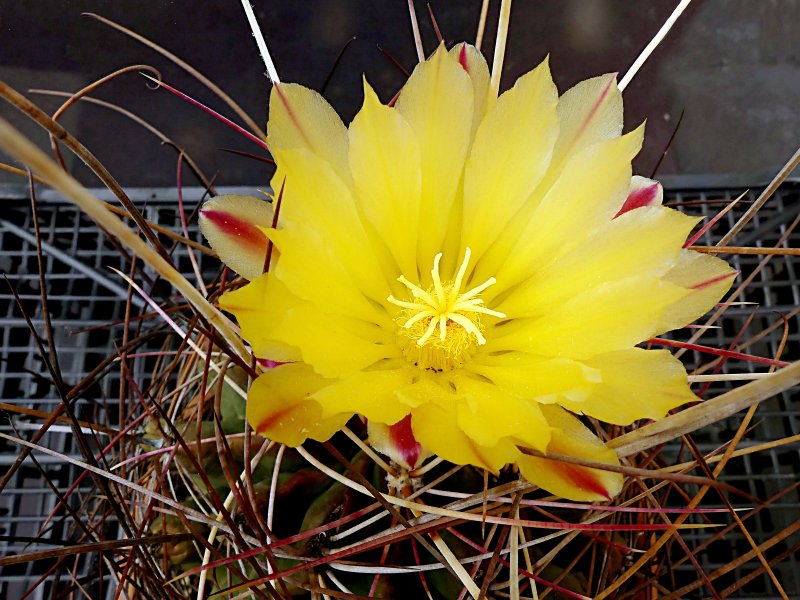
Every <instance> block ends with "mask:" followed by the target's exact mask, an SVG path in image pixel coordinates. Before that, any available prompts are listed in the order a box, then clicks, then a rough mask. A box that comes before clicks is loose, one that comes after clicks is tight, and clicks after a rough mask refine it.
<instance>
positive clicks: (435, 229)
mask: <svg viewBox="0 0 800 600" xmlns="http://www.w3.org/2000/svg"><path fill="white" fill-rule="evenodd" d="M396 109H397V110H398V111H399V112H400V114H401V115H402V116H403V117H404V118H405V120H406V121H407V122H408V124H409V125H411V129H413V130H414V133H415V135H416V137H417V140H418V141H419V147H420V149H421V152H422V155H421V158H422V196H421V205H420V229H419V252H418V259H419V264H421V265H426V266H427V265H429V264H431V263H432V262H433V257H434V256H435V255H436V254H437V253H438V252H441V251H442V250H443V249H444V242H445V238H447V237H448V228H449V227H451V226H452V223H451V212H452V210H453V205H454V201H455V198H456V193H457V191H458V188H459V184H460V182H461V178H462V171H463V168H464V161H465V159H466V157H467V151H468V150H469V144H470V138H471V128H470V125H471V124H472V122H473V86H472V81H471V80H470V77H469V75H467V73H466V71H464V69H463V68H462V67H461V65H459V64H458V61H457V60H456V59H455V58H453V57H452V56H450V55H449V54H448V53H447V50H446V49H445V48H444V45H441V46H440V47H439V49H438V50H437V51H436V52H434V54H433V56H432V57H431V58H430V59H429V60H427V61H425V62H422V63H420V64H418V65H417V67H416V68H415V69H414V72H413V73H412V74H411V77H409V79H408V82H406V84H405V86H404V87H403V90H402V92H401V93H400V98H399V99H398V100H397V104H396ZM456 226H457V223H456ZM456 231H457V230H456ZM455 243H457V241H456V242H455ZM455 254H457V251H456V249H455V248H453V251H451V252H445V261H453V264H454V263H455V260H456V258H455ZM451 256H453V257H454V258H450V257H451ZM453 264H444V262H443V265H442V266H443V269H447V270H449V269H451V268H452V267H453ZM424 272H425V270H423V274H424ZM427 284H428V282H427V281H426V282H425V286H427Z"/></svg>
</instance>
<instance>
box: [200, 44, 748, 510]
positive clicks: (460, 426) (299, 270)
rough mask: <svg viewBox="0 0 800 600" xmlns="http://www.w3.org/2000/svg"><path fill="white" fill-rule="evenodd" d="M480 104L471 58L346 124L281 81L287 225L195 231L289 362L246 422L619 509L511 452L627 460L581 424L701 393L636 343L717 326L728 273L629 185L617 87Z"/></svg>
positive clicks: (220, 207) (439, 56) (297, 438)
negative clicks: (504, 476)
mask: <svg viewBox="0 0 800 600" xmlns="http://www.w3.org/2000/svg"><path fill="white" fill-rule="evenodd" d="M488 90H489V74H488V69H487V66H486V63H485V61H484V59H483V57H482V56H481V55H480V53H479V52H478V51H477V50H475V49H474V48H473V47H471V46H469V45H466V44H460V45H458V46H457V47H456V48H454V49H453V50H451V51H449V52H448V51H446V50H445V49H444V47H440V48H439V50H437V51H436V52H435V53H434V55H433V56H432V57H431V58H430V59H428V60H427V61H425V62H423V63H420V64H419V65H418V66H417V67H416V69H415V70H414V72H413V73H412V75H411V77H410V78H409V80H408V82H407V83H406V84H405V86H404V87H403V89H402V90H401V92H400V95H399V97H398V99H397V102H396V104H395V105H394V106H387V105H385V104H383V103H381V102H380V101H379V99H378V97H377V96H376V94H375V92H374V91H373V90H372V88H371V87H370V86H369V85H368V84H367V83H366V82H365V84H364V104H363V107H362V108H361V110H360V112H359V113H358V114H357V115H356V117H355V119H354V120H353V122H352V123H351V124H350V126H349V128H347V127H345V126H344V124H343V123H342V121H341V120H340V118H339V117H338V116H337V114H336V113H335V112H334V110H333V109H332V108H331V107H330V105H329V104H328V103H327V102H326V101H325V100H324V99H323V98H322V97H321V96H320V95H319V94H317V93H316V92H314V91H312V90H309V89H307V88H304V87H302V86H299V85H295V84H287V83H281V84H279V85H276V86H275V87H274V88H273V91H272V96H271V99H270V120H269V124H268V140H267V141H268V144H269V146H270V149H271V152H272V154H273V156H274V158H275V160H276V162H277V165H278V170H277V172H276V175H275V177H274V179H273V188H274V189H276V190H278V189H281V190H282V192H281V193H282V198H281V209H280V214H279V219H278V220H277V227H276V228H273V227H272V214H271V212H270V211H265V210H264V207H265V206H266V205H265V203H263V202H261V201H259V200H257V199H253V198H247V197H220V198H216V199H214V200H212V201H211V202H210V203H209V204H207V205H206V207H205V209H204V211H203V215H202V217H201V225H202V226H203V228H204V230H205V231H206V233H207V236H208V237H209V239H210V240H211V242H212V244H213V245H214V247H215V248H216V249H217V250H218V252H219V254H220V256H221V257H222V258H223V260H225V261H226V262H227V263H228V264H229V266H231V268H233V269H234V270H236V271H237V272H239V273H240V274H242V275H244V276H245V277H246V278H248V279H251V281H250V283H248V284H247V285H245V286H244V287H242V288H241V289H238V290H236V291H233V292H230V293H227V294H225V295H224V296H223V297H222V298H221V301H220V304H221V306H222V307H223V308H224V309H225V310H227V311H229V312H231V313H233V314H234V315H235V316H236V318H237V319H238V322H239V325H240V327H241V334H242V336H243V337H244V338H245V339H246V340H247V341H249V343H250V344H251V346H252V349H253V352H254V353H255V355H256V356H257V357H259V358H263V359H269V360H272V361H277V362H280V363H286V364H281V365H280V366H277V367H275V368H271V369H269V370H267V371H266V372H265V373H263V374H262V375H260V376H259V377H258V379H257V380H256V381H255V382H254V383H253V385H252V388H251V389H250V391H249V397H248V418H249V421H250V423H251V424H252V425H253V427H254V428H255V429H256V430H257V431H258V432H259V433H261V434H263V435H265V436H267V437H269V438H272V439H274V440H277V441H279V442H283V443H286V444H288V445H292V446H294V445H298V444H301V443H303V442H304V441H305V440H306V439H309V438H310V439H315V440H326V439H328V438H329V437H330V436H331V435H333V434H334V433H335V432H336V431H337V430H339V429H340V428H341V427H342V426H343V425H344V424H345V423H346V422H347V420H348V419H350V418H351V417H352V416H353V415H354V414H360V415H362V416H364V417H366V419H367V420H368V422H369V423H370V425H371V426H372V427H371V433H370V435H371V437H372V438H373V439H372V442H373V444H374V445H375V447H376V448H378V449H379V450H381V451H383V452H387V453H389V454H390V456H392V457H393V458H395V460H397V462H399V463H400V464H401V465H404V466H406V467H407V468H413V467H415V466H416V465H418V464H419V462H420V460H421V459H422V458H423V457H424V456H427V455H428V453H432V454H435V455H438V456H440V457H442V458H444V459H446V460H448V461H451V462H453V463H457V464H464V465H466V464H470V465H475V466H478V467H483V468H485V469H488V470H489V471H492V472H498V471H499V470H500V469H501V468H503V467H504V466H505V465H508V464H510V463H515V464H517V465H518V467H519V469H520V472H521V474H522V476H523V477H525V478H526V479H527V480H528V481H530V482H532V483H535V484H538V485H539V486H541V487H542V488H544V489H546V490H548V491H550V492H552V493H555V494H558V495H560V496H563V497H566V498H572V499H576V500H604V499H609V498H611V497H613V496H614V495H616V494H617V493H619V491H620V489H621V486H622V478H621V476H620V475H619V474H618V473H613V472H609V471H601V470H595V469H590V468H585V467H581V466H577V465H574V464H568V463H564V462H558V461H554V460H548V459H545V458H538V457H533V456H529V455H525V454H523V453H522V452H521V451H520V450H519V447H528V448H534V449H536V450H538V451H540V452H541V453H548V452H549V453H553V454H561V455H568V456H573V457H579V458H585V459H589V460H592V461H598V462H603V463H607V464H618V461H617V457H616V454H615V453H614V452H613V451H612V450H610V449H608V448H606V447H605V445H604V444H603V443H602V442H601V441H600V440H599V439H598V438H597V437H596V436H595V435H594V434H593V433H592V432H591V431H590V429H589V428H588V427H586V426H585V425H584V424H583V423H582V422H581V420H580V419H579V418H578V417H577V416H576V415H580V414H583V415H588V416H591V417H595V418H597V419H600V420H602V421H606V422H609V423H615V424H621V425H625V424H630V423H632V422H633V421H636V420H637V419H658V418H660V417H663V416H664V415H665V414H666V412H667V411H668V410H670V409H671V408H674V407H676V406H678V405H680V404H683V403H685V402H690V401H692V400H695V399H696V397H695V396H694V394H693V393H692V392H691V391H690V389H689V386H688V384H687V378H686V372H685V370H684V368H683V366H682V365H681V364H680V363H679V362H678V361H677V360H676V359H675V358H673V357H672V356H671V354H669V352H667V351H665V350H644V349H641V348H637V347H636V346H637V344H640V343H641V342H643V341H646V340H648V339H649V338H651V337H653V336H655V335H658V334H661V333H663V332H665V331H668V330H671V329H675V328H678V327H682V326H684V325H686V324H687V323H689V322H691V321H693V320H694V319H696V318H698V317H699V316H701V315H702V314H704V313H705V312H706V311H707V310H708V309H709V308H710V307H712V306H713V305H714V304H715V303H716V302H717V301H718V300H719V299H720V297H721V296H722V295H723V294H724V293H725V291H726V290H727V289H728V287H729V286H730V284H731V282H732V278H733V277H732V276H733V275H734V272H733V271H732V270H731V269H730V267H729V266H728V265H727V264H726V263H725V262H724V261H721V260H719V259H716V258H713V257H709V256H706V255H701V254H698V253H695V252H692V251H688V250H685V249H684V248H683V245H684V242H685V240H686V237H687V235H688V234H689V232H690V231H691V230H692V228H693V227H694V225H695V224H696V223H697V219H694V218H690V217H688V216H685V215H683V214H681V213H679V212H677V211H675V210H672V209H670V208H666V207H663V206H661V189H660V186H659V185H658V184H657V183H656V182H653V181H650V180H644V179H642V178H636V177H633V178H632V174H631V160H632V158H633V157H634V156H635V155H636V153H637V152H638V151H639V149H640V146H641V143H642V136H643V128H639V129H636V130H634V131H632V132H630V133H627V134H625V135H622V98H621V95H620V92H619V90H618V88H617V85H616V79H615V76H614V75H604V76H601V77H597V78H594V79H590V80H588V81H584V82H582V83H579V84H578V85H576V86H575V87H573V88H572V89H570V90H569V91H567V92H566V93H564V94H563V95H562V96H561V97H559V95H558V92H557V90H556V88H555V85H554V84H553V81H552V78H551V76H550V72H549V68H548V64H547V61H545V62H543V63H542V64H541V65H539V66H538V67H537V68H536V69H534V70H533V71H531V72H529V73H528V74H526V75H524V76H523V77H521V78H520V79H519V80H518V81H517V82H516V84H515V85H514V87H513V88H512V89H510V90H508V91H506V92H505V93H503V94H502V95H501V96H500V97H499V98H491V97H490V95H489V94H488ZM267 238H269V239H270V240H272V242H273V243H274V248H275V252H274V256H273V257H272V261H271V265H270V268H269V270H268V272H267V273H266V274H260V273H262V272H263V267H264V263H265V256H266V255H265V252H266V250H265V249H266V240H267Z"/></svg>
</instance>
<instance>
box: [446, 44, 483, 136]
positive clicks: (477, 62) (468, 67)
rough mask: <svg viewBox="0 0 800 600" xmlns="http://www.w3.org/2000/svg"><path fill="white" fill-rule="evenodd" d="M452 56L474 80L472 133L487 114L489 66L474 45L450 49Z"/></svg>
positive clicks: (458, 45)
mask: <svg viewBox="0 0 800 600" xmlns="http://www.w3.org/2000/svg"><path fill="white" fill-rule="evenodd" d="M450 56H452V57H453V58H455V59H457V60H458V64H460V65H461V66H462V68H463V69H464V70H465V71H466V72H467V75H469V78H470V80H472V91H473V98H474V102H473V106H474V107H475V110H474V116H473V118H472V133H473V135H474V134H475V131H476V130H477V129H478V125H479V124H480V122H481V120H482V119H483V117H484V115H485V114H486V98H487V96H488V95H489V66H488V65H487V64H486V59H485V58H484V57H483V54H481V51H480V50H478V49H477V48H476V47H475V46H473V45H472V44H467V43H465V42H462V43H460V44H456V45H455V46H453V47H452V48H451V49H450Z"/></svg>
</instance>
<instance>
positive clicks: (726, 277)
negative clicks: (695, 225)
mask: <svg viewBox="0 0 800 600" xmlns="http://www.w3.org/2000/svg"><path fill="white" fill-rule="evenodd" d="M735 278H736V271H734V270H733V269H732V268H731V266H730V265H729V264H728V263H726V262H725V261H724V260H722V259H719V258H716V257H715V256H708V255H707V254H701V253H699V252H694V251H693V250H684V251H683V252H681V256H680V260H679V261H678V264H677V265H675V267H674V268H673V269H671V270H670V271H669V272H668V273H667V274H666V275H665V276H664V279H666V280H667V281H670V282H672V283H675V284H677V285H680V286H681V287H684V288H687V289H690V290H691V292H690V293H689V294H688V295H687V296H686V297H685V298H682V299H681V300H679V301H677V302H675V303H674V304H673V305H671V306H669V307H668V308H667V310H666V311H665V313H664V315H663V316H662V319H661V324H660V325H659V327H658V333H663V332H665V331H671V330H673V329H678V328H680V327H684V326H685V325H688V324H689V323H691V322H693V321H696V320H697V319H699V318H700V317H702V316H703V315H704V314H706V313H707V312H708V311H709V310H711V308H713V307H714V305H715V304H716V303H717V302H719V301H720V299H721V298H722V296H724V295H725V293H726V292H727V291H728V290H729V289H730V287H731V285H733V280H734V279H735Z"/></svg>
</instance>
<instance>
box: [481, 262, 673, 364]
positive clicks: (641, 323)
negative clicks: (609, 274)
mask: <svg viewBox="0 0 800 600" xmlns="http://www.w3.org/2000/svg"><path fill="white" fill-rule="evenodd" d="M688 293H689V292H688V290H685V289H684V288H682V287H679V286H677V285H674V284H671V283H668V282H665V281H661V280H660V279H658V278H656V277H648V276H634V277H630V278H628V279H622V280H618V281H613V282H609V283H602V284H600V285H596V286H593V287H591V288H589V289H587V290H586V291H584V292H583V293H581V294H579V295H578V296H575V297H574V298H571V299H569V300H567V301H565V302H564V303H563V304H561V305H560V306H558V307H555V308H554V309H553V310H550V311H549V312H547V313H546V314H544V315H543V316H541V317H539V318H532V319H517V320H512V321H511V322H508V323H506V324H504V325H499V326H497V325H495V326H494V327H493V328H492V330H490V331H488V332H487V334H486V338H487V339H489V338H490V336H491V338H492V342H491V343H492V350H522V351H525V352H529V353H531V354H539V355H541V356H560V357H569V358H573V359H582V358H589V357H591V356H594V355H595V354H601V353H603V352H610V351H613V350H623V349H625V348H630V347H632V346H635V345H636V344H638V343H640V342H642V341H644V340H647V339H649V338H651V337H653V335H654V334H655V332H656V331H657V328H658V325H659V323H660V320H661V315H662V314H663V312H664V310H665V309H666V307H668V306H670V305H672V304H674V303H675V302H677V301H678V300H679V299H681V298H683V297H684V296H686V295H687V294H688Z"/></svg>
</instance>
